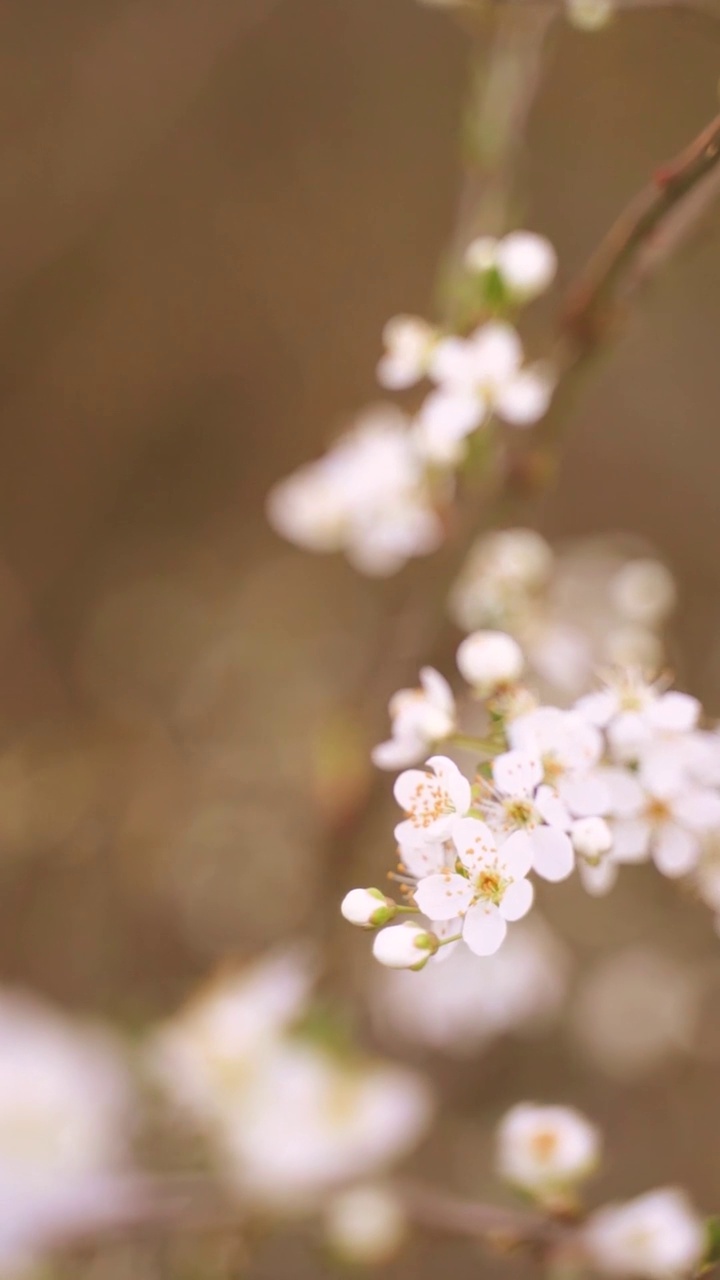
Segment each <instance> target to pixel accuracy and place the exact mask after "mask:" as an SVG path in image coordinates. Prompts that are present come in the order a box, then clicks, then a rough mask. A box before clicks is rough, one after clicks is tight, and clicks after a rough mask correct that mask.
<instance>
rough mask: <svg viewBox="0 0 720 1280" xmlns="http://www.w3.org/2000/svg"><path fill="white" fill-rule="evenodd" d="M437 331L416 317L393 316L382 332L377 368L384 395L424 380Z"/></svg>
mask: <svg viewBox="0 0 720 1280" xmlns="http://www.w3.org/2000/svg"><path fill="white" fill-rule="evenodd" d="M437 337H438V335H437V330H436V329H434V328H433V326H432V325H430V324H428V323H427V321H425V320H421V319H420V318H419V317H418V316H393V318H392V320H388V322H387V324H386V325H385V328H384V329H383V342H384V343H385V355H384V356H383V358H382V360H381V361H380V363H379V364H378V367H377V376H378V382H379V383H380V385H381V386H383V387H385V388H386V389H387V390H388V391H402V390H404V388H405V387H413V386H414V385H415V383H416V382H419V381H420V379H421V378H424V376H425V374H426V372H427V366H428V361H429V359H430V354H431V352H432V349H433V347H434V345H435V343H436V341H437Z"/></svg>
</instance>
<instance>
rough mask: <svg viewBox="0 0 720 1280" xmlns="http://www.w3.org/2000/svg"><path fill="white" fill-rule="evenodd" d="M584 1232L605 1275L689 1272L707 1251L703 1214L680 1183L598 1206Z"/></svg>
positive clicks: (648, 1279)
mask: <svg viewBox="0 0 720 1280" xmlns="http://www.w3.org/2000/svg"><path fill="white" fill-rule="evenodd" d="M583 1237H584V1243H585V1247H586V1250H587V1253H588V1255H589V1258H590V1260H591V1263H592V1265H593V1267H596V1268H597V1270H598V1271H600V1272H601V1273H602V1274H603V1275H608V1276H632V1277H638V1278H639V1280H674V1278H675V1277H680V1276H686V1275H690V1274H691V1273H694V1272H695V1271H696V1269H697V1267H698V1265H699V1264H700V1262H701V1260H702V1257H703V1253H704V1251H705V1230H704V1226H703V1223H702V1220H701V1219H700V1217H699V1216H698V1214H697V1213H696V1212H695V1210H694V1209H693V1208H692V1206H691V1205H690V1203H689V1201H688V1199H687V1197H686V1195H685V1193H684V1192H683V1191H681V1190H680V1189H679V1188H676V1187H664V1188H662V1189H660V1190H658V1191H649V1192H647V1194H646V1195H643V1196H638V1197H637V1199H635V1200H629V1201H628V1202H627V1203H626V1204H617V1205H607V1206H605V1208H603V1209H597V1210H596V1211H595V1213H593V1214H591V1216H590V1218H589V1220H588V1223H587V1225H586V1227H585V1229H584V1232H583Z"/></svg>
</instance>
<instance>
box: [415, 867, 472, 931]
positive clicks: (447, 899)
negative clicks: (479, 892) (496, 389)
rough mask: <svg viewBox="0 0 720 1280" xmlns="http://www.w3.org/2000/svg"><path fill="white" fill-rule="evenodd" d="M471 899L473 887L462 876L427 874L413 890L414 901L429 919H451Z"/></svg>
mask: <svg viewBox="0 0 720 1280" xmlns="http://www.w3.org/2000/svg"><path fill="white" fill-rule="evenodd" d="M472 900H473V887H472V885H471V884H470V882H469V881H468V880H466V879H465V877H464V876H458V875H453V874H449V873H448V874H445V875H439V876H437V875H436V876H427V878H426V879H425V880H421V881H420V883H419V885H418V886H417V888H416V890H415V901H416V903H417V905H418V906H419V908H420V910H421V911H422V913H423V915H425V916H427V917H428V919H429V920H452V919H453V918H454V917H455V916H457V915H460V913H461V912H463V911H465V910H466V909H467V907H469V906H470V903H471V902H472Z"/></svg>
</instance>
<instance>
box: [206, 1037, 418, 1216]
mask: <svg viewBox="0 0 720 1280" xmlns="http://www.w3.org/2000/svg"><path fill="white" fill-rule="evenodd" d="M431 1112H432V1105H431V1098H430V1094H429V1091H428V1089H427V1086H426V1085H425V1083H424V1081H423V1080H422V1079H421V1078H420V1077H419V1076H417V1075H415V1074H414V1073H413V1072H411V1071H409V1070H405V1069H404V1068H401V1067H395V1066H392V1065H388V1064H385V1063H370V1064H367V1065H349V1064H347V1063H346V1062H345V1061H344V1060H343V1061H341V1060H339V1059H336V1058H335V1057H333V1056H331V1055H330V1054H329V1053H327V1052H326V1051H324V1050H322V1049H320V1048H318V1047H317V1046H315V1045H312V1044H309V1043H303V1042H297V1043H291V1042H286V1043H284V1044H283V1045H281V1046H280V1047H278V1048H277V1049H276V1051H275V1052H273V1053H272V1054H271V1055H270V1056H269V1058H268V1059H267V1061H266V1062H265V1064H264V1067H263V1070H262V1071H261V1072H258V1073H256V1075H255V1076H254V1077H253V1080H252V1083H251V1085H250V1087H249V1089H248V1090H247V1092H246V1094H245V1096H244V1099H243V1103H242V1105H240V1106H238V1107H237V1108H234V1109H230V1110H228V1112H227V1114H226V1116H225V1122H224V1124H223V1126H222V1128H221V1129H220V1130H219V1132H218V1141H219V1145H220V1150H221V1152H222V1154H223V1156H224V1160H225V1172H226V1175H227V1177H228V1180H229V1181H230V1182H231V1184H232V1185H234V1186H235V1187H236V1188H237V1189H238V1191H239V1192H240V1194H241V1195H242V1196H243V1199H244V1200H246V1201H250V1202H251V1203H254V1204H258V1205H261V1206H263V1207H265V1208H268V1209H275V1210H279V1211H283V1212H291V1211H301V1210H303V1209H306V1208H308V1207H311V1206H312V1205H313V1204H314V1203H315V1202H316V1200H317V1197H318V1196H320V1195H322V1194H324V1193H326V1192H327V1191H328V1190H329V1189H331V1188H332V1187H333V1186H337V1185H338V1184H341V1183H343V1182H346V1181H349V1180H354V1179H361V1178H366V1177H368V1176H372V1175H374V1174H375V1173H376V1172H378V1171H380V1170H381V1169H383V1168H384V1167H385V1166H386V1165H387V1164H389V1163H390V1162H392V1161H394V1160H396V1159H398V1158H399V1157H400V1156H402V1155H404V1154H406V1152H408V1151H409V1150H410V1149H411V1148H412V1147H413V1146H414V1145H415V1144H416V1143H417V1142H418V1141H419V1139H420V1138H421V1137H422V1136H423V1134H424V1132H425V1130H426V1128H427V1126H428V1124H429V1121H430V1118H431Z"/></svg>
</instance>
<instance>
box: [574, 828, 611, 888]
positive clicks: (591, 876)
mask: <svg viewBox="0 0 720 1280" xmlns="http://www.w3.org/2000/svg"><path fill="white" fill-rule="evenodd" d="M570 839H571V840H572V843H573V849H574V850H575V853H576V854H577V856H578V869H579V872H580V879H581V880H582V882H583V885H584V887H585V889H587V891H588V893H591V894H593V895H594V896H595V897H600V896H601V895H602V894H605V893H609V891H610V890H611V889H612V887H613V885H614V884H615V881H616V879H617V864H616V863H615V862H613V860H612V858H609V857H607V855H608V854H609V853H610V850H611V848H612V842H613V838H612V832H611V830H610V828H609V826H608V824H607V822H606V821H605V819H604V818H578V820H577V822H573V824H572V827H571V828H570Z"/></svg>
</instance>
